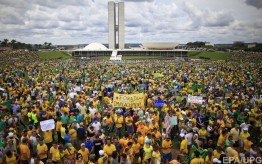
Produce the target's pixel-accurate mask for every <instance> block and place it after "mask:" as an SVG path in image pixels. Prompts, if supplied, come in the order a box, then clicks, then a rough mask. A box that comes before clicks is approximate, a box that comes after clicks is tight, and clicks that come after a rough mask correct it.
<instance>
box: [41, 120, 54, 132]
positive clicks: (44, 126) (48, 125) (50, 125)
mask: <svg viewBox="0 0 262 164" xmlns="http://www.w3.org/2000/svg"><path fill="white" fill-rule="evenodd" d="M40 127H41V130H42V131H47V130H52V129H55V121H54V119H50V120H45V121H40Z"/></svg>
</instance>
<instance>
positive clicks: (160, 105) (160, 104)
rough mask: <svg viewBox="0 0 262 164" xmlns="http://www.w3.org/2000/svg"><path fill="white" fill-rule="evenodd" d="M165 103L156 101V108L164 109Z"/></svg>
mask: <svg viewBox="0 0 262 164" xmlns="http://www.w3.org/2000/svg"><path fill="white" fill-rule="evenodd" d="M164 104H165V102H164V101H163V100H156V101H155V106H156V107H163V106H164Z"/></svg>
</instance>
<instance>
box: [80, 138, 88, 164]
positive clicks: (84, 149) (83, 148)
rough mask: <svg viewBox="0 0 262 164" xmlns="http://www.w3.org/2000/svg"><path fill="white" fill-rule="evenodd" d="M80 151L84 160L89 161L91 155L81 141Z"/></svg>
mask: <svg viewBox="0 0 262 164" xmlns="http://www.w3.org/2000/svg"><path fill="white" fill-rule="evenodd" d="M78 153H79V154H81V155H82V157H83V162H84V163H87V162H88V157H89V150H88V149H87V148H86V147H85V144H84V143H81V148H80V150H78Z"/></svg>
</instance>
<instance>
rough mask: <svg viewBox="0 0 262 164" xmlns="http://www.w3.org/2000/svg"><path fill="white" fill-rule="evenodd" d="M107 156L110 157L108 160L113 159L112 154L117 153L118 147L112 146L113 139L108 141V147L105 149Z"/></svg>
mask: <svg viewBox="0 0 262 164" xmlns="http://www.w3.org/2000/svg"><path fill="white" fill-rule="evenodd" d="M103 150H104V152H105V154H106V155H107V156H108V159H109V160H110V159H111V156H112V153H113V152H114V151H116V146H115V145H113V144H111V138H108V139H107V140H106V145H105V146H104V148H103Z"/></svg>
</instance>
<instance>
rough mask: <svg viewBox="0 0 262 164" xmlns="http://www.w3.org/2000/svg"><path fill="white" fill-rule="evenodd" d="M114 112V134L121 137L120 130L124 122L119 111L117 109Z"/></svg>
mask: <svg viewBox="0 0 262 164" xmlns="http://www.w3.org/2000/svg"><path fill="white" fill-rule="evenodd" d="M116 114H117V116H116V118H115V125H116V128H115V135H116V136H118V137H121V136H122V134H121V132H122V127H123V123H124V118H123V116H122V115H121V113H120V111H117V112H116Z"/></svg>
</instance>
